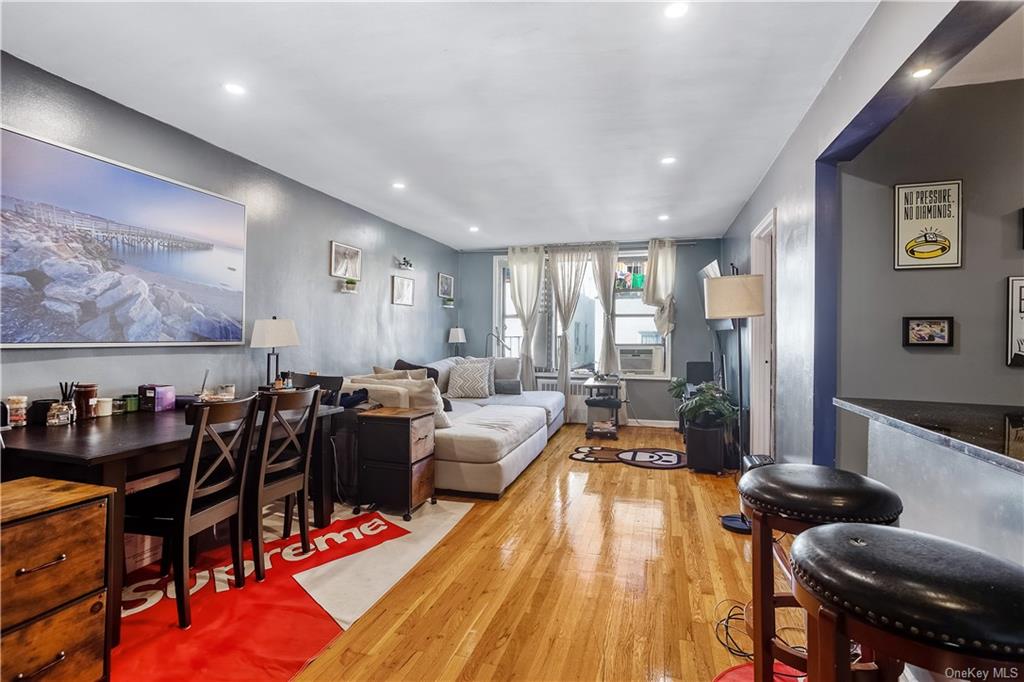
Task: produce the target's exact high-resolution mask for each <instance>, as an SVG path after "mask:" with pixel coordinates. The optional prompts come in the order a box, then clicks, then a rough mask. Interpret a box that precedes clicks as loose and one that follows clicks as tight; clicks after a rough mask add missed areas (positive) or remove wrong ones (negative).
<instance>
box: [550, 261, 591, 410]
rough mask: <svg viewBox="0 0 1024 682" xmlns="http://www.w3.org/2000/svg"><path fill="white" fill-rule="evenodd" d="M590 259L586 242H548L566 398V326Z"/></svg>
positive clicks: (560, 379)
mask: <svg viewBox="0 0 1024 682" xmlns="http://www.w3.org/2000/svg"><path fill="white" fill-rule="evenodd" d="M588 260H590V247H589V246H549V247H548V277H550V278H551V292H552V295H553V296H554V299H555V308H556V309H557V310H558V317H559V319H560V321H561V325H562V339H561V341H560V342H559V344H558V390H559V391H561V392H562V393H564V394H565V397H566V400H568V399H569V329H570V325H571V324H572V316H573V315H574V314H575V313H576V304H577V303H578V302H579V300H580V290H581V289H582V288H583V278H584V277H586V274H587V261H588Z"/></svg>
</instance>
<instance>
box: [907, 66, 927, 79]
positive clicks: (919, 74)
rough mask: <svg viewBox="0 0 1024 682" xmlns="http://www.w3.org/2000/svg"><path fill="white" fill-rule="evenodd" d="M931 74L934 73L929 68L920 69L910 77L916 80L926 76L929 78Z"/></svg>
mask: <svg viewBox="0 0 1024 682" xmlns="http://www.w3.org/2000/svg"><path fill="white" fill-rule="evenodd" d="M931 72H932V70H931V69H929V68H928V67H925V68H923V69H918V70H917V71H915V72H914V73H912V74H910V75H911V76H913V77H914V78H924V77H925V76H927V75H928V74H930V73H931Z"/></svg>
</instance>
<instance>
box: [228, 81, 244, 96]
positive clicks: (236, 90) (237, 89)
mask: <svg viewBox="0 0 1024 682" xmlns="http://www.w3.org/2000/svg"><path fill="white" fill-rule="evenodd" d="M224 90H226V91H227V92H229V93H231V94H232V95H244V94H245V88H244V87H242V86H241V85H239V84H238V83H225V84H224Z"/></svg>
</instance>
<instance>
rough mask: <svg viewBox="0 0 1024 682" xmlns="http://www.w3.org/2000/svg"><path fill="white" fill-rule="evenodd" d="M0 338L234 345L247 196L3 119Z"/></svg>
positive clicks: (8, 344) (241, 306)
mask: <svg viewBox="0 0 1024 682" xmlns="http://www.w3.org/2000/svg"><path fill="white" fill-rule="evenodd" d="M0 148H2V156H0V167H2V178H0V184H2V185H3V199H2V217H0V241H2V243H3V261H2V265H0V275H2V278H0V308H2V310H0V315H2V316H3V325H2V326H0V347H3V348H77V347H97V346H164V345H178V346H189V345H230V344H240V343H242V341H243V331H242V330H243V329H244V328H245V321H244V312H245V236H246V234H245V232H246V226H245V205H244V204H241V203H239V202H237V201H233V200H231V199H228V198H226V197H222V196H219V195H217V194H214V193H212V192H208V191H206V190H203V189H199V188H197V187H191V186H189V185H186V184H183V183H180V182H177V181H174V180H170V179H168V178H164V177H161V176H158V175H154V174H152V173H148V172H146V171H143V170H139V169H137V168H132V167H130V166H127V165H124V164H121V163H118V162H116V161H111V160H108V159H104V158H102V157H99V156H95V155H93V154H90V153H88V152H84V151H80V150H77V149H73V148H71V147H66V146H64V145H61V144H57V143H53V142H49V141H47V140H43V139H40V138H37V137H34V136H32V135H27V134H24V133H21V132H18V131H16V130H13V129H9V128H4V129H3V131H2V144H0Z"/></svg>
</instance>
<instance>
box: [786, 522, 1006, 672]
mask: <svg viewBox="0 0 1024 682" xmlns="http://www.w3.org/2000/svg"><path fill="white" fill-rule="evenodd" d="M790 559H791V561H792V568H793V583H792V584H793V592H794V594H795V595H796V599H797V601H798V602H799V603H800V605H801V606H802V607H803V608H804V609H806V610H807V614H808V620H809V621H810V620H814V621H816V622H817V627H816V628H815V629H816V631H817V638H816V640H812V641H809V642H808V664H809V666H810V670H809V673H810V677H809V679H810V682H839V681H842V682H847V681H849V680H850V679H851V676H850V668H849V665H847V662H848V660H849V658H848V657H849V652H850V640H851V639H853V640H855V641H857V642H859V643H861V645H862V646H869V647H871V648H872V649H873V650H874V652H875V654H876V656H877V657H878V659H879V661H886V662H887V663H886V664H885V665H884V666H880V669H881V670H883V671H884V674H883V675H881V676H880V677H881V679H882V680H884V681H886V682H889V681H890V680H891V681H895V680H896V679H897V678H898V676H899V670H900V669H901V668H902V663H901V662H905V663H910V664H912V665H916V666H919V667H922V668H926V669H928V670H931V671H934V672H942V673H945V674H946V675H947V676H949V677H953V678H954V679H964V680H967V679H970V680H982V679H987V680H1000V679H1001V680H1014V679H1016V680H1020V679H1024V625H1022V623H1024V621H1022V620H1021V619H1022V617H1024V567H1022V566H1020V565H1018V564H1015V563H1012V562H1009V561H1005V560H1003V559H999V558H996V557H994V556H992V555H990V554H986V553H985V552H982V551H979V550H977V549H974V548H972V547H968V546H967V545H962V544H960V543H958V542H952V541H950V540H946V539H944V538H939V537H935V536H934V535H927V534H925V533H919V532H916V531H912V530H905V529H900V528H886V527H882V526H872V525H867V524H860V523H843V524H835V525H831V526H822V527H820V528H812V529H810V530H808V531H807V532H805V533H803V534H802V535H801V536H800V537H798V538H797V539H796V541H795V542H794V543H793V547H792V550H791V552H790ZM986 672H987V675H985V676H983V675H982V673H986Z"/></svg>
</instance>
